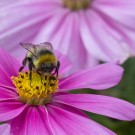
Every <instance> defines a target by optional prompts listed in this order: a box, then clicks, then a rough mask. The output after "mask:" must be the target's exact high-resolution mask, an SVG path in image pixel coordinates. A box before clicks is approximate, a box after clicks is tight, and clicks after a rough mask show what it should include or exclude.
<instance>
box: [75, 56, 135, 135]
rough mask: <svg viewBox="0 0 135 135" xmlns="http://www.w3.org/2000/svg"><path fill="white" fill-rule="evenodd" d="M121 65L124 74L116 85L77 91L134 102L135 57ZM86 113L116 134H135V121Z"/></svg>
mask: <svg viewBox="0 0 135 135" xmlns="http://www.w3.org/2000/svg"><path fill="white" fill-rule="evenodd" d="M122 66H123V68H124V75H123V78H122V80H121V82H120V83H119V85H117V86H116V87H113V88H111V89H107V90H103V91H95V90H89V89H85V90H79V91H77V93H78V92H79V93H91V94H100V95H108V96H112V97H117V98H121V99H124V100H127V101H129V102H131V103H133V104H135V58H130V59H128V60H127V61H126V62H125V63H124V64H123V65H122ZM73 93H75V92H73ZM87 114H88V115H90V117H91V118H92V119H93V120H95V121H96V122H98V123H100V124H101V125H104V126H105V127H108V128H109V129H111V130H113V131H114V132H116V133H117V134H118V135H127V134H128V135H135V121H131V122H128V121H119V120H115V119H111V118H108V117H105V116H102V115H97V114H92V113H89V112H87Z"/></svg>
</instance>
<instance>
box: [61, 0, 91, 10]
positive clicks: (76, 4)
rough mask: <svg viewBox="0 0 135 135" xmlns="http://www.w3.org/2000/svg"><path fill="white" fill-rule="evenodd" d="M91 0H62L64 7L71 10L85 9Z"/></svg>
mask: <svg viewBox="0 0 135 135" xmlns="http://www.w3.org/2000/svg"><path fill="white" fill-rule="evenodd" d="M90 2H91V0H63V4H64V6H65V7H67V8H70V9H71V10H80V9H87V8H88V7H89V4H90Z"/></svg>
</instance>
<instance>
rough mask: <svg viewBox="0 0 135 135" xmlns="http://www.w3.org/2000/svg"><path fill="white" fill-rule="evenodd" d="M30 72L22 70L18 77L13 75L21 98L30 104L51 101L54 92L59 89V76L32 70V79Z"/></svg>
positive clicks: (42, 103) (41, 103)
mask: <svg viewBox="0 0 135 135" xmlns="http://www.w3.org/2000/svg"><path fill="white" fill-rule="evenodd" d="M29 74H30V73H29V72H25V73H21V72H20V73H19V74H18V76H17V77H14V76H12V77H11V78H12V81H13V84H14V85H15V86H16V89H17V93H18V94H19V97H20V100H21V101H22V102H25V103H27V104H30V105H44V104H45V103H48V102H50V100H51V96H52V94H53V93H55V92H56V91H57V90H58V79H57V77H55V76H53V75H46V76H43V75H39V74H38V73H37V72H32V80H30V79H29Z"/></svg>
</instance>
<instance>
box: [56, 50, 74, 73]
mask: <svg viewBox="0 0 135 135" xmlns="http://www.w3.org/2000/svg"><path fill="white" fill-rule="evenodd" d="M55 55H56V57H57V59H58V60H59V61H60V69H59V74H63V73H65V72H66V71H68V70H69V69H70V68H71V66H72V65H71V62H70V60H69V59H68V57H67V56H65V55H64V54H62V53H60V52H58V51H55Z"/></svg>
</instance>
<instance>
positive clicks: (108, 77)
mask: <svg viewBox="0 0 135 135" xmlns="http://www.w3.org/2000/svg"><path fill="white" fill-rule="evenodd" d="M122 74H123V68H122V67H120V66H118V65H115V64H113V63H108V64H102V65H99V66H97V67H94V68H92V69H89V70H84V71H79V72H77V73H75V74H72V75H70V76H68V77H67V78H64V79H62V80H61V81H60V83H59V88H60V90H73V89H78V88H92V89H96V90H101V89H107V88H110V87H113V86H115V85H117V84H118V83H119V81H120V80H121V77H122Z"/></svg>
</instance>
